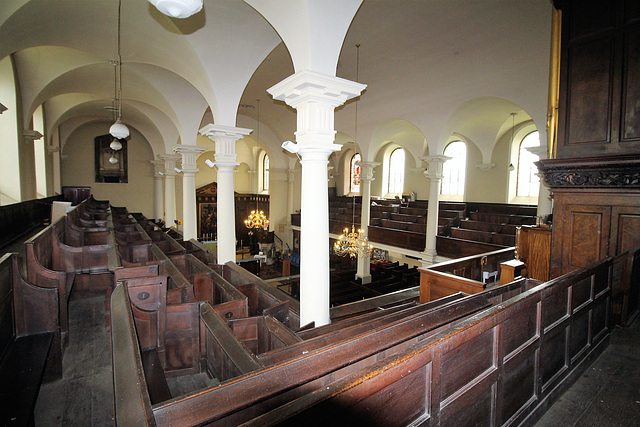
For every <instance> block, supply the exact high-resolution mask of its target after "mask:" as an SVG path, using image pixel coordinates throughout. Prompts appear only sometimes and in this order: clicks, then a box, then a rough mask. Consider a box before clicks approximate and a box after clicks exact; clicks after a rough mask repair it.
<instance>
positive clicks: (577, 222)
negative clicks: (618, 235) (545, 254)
mask: <svg viewBox="0 0 640 427" xmlns="http://www.w3.org/2000/svg"><path fill="white" fill-rule="evenodd" d="M610 212H611V210H610V208H608V207H606V206H569V210H568V211H565V213H566V214H565V218H567V219H568V224H569V236H571V237H570V240H569V242H568V245H567V246H566V247H565V248H564V254H563V255H564V260H563V261H564V263H565V264H566V265H567V266H568V267H569V268H570V269H571V270H573V269H576V268H581V267H584V266H587V265H589V264H591V263H593V262H596V261H597V260H599V259H601V258H602V257H604V256H605V255H606V253H607V251H606V249H607V243H608V239H609V218H610V215H611V213H610Z"/></svg>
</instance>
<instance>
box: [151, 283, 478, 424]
mask: <svg viewBox="0 0 640 427" xmlns="http://www.w3.org/2000/svg"><path fill="white" fill-rule="evenodd" d="M488 306H489V304H488V303H487V301H486V299H481V298H478V297H476V296H472V297H470V298H469V299H464V300H461V301H460V302H458V303H457V304H456V305H449V306H446V307H440V308H439V309H434V310H432V311H429V312H428V313H425V314H424V315H423V316H416V317H411V318H409V319H404V320H399V321H397V322H394V323H391V324H387V325H385V326H383V327H380V328H376V329H371V328H369V329H368V330H367V331H366V332H363V333H362V334H356V335H348V334H347V335H345V336H344V338H345V339H344V340H338V341H336V342H335V343H333V344H332V345H328V346H321V347H319V348H318V349H316V350H312V347H313V346H309V343H311V342H313V341H318V340H320V339H312V340H309V341H306V342H301V343H298V344H293V345H290V346H288V347H285V348H282V349H278V350H274V351H271V352H268V353H264V354H261V355H257V356H256V357H257V359H258V362H259V363H262V364H265V362H269V363H271V362H273V364H270V366H268V367H267V368H266V369H257V370H254V371H250V372H248V373H245V374H243V375H241V376H239V377H235V378H231V379H229V380H226V381H224V382H223V383H221V384H220V385H218V386H216V387H211V388H207V389H203V390H198V391H197V392H194V393H191V394H188V395H185V396H181V397H179V398H174V399H172V400H170V401H166V402H163V403H161V404H159V405H155V406H154V407H153V412H154V415H155V420H156V423H157V424H158V425H176V424H177V423H180V424H182V425H199V424H203V423H211V424H213V425H240V424H241V423H242V422H245V421H247V420H249V419H251V418H253V417H255V416H256V415H257V414H261V413H264V412H267V411H269V410H271V409H274V408H276V407H278V406H280V405H282V404H284V403H286V402H288V401H291V400H293V399H295V398H297V397H300V396H303V395H305V394H307V393H309V392H310V391H312V390H315V389H318V388H321V387H324V386H326V385H327V384H329V383H331V382H332V381H335V380H337V379H340V378H343V377H346V376H348V375H350V374H352V373H354V372H357V371H359V370H361V369H364V368H365V367H366V366H369V365H371V364H372V363H375V362H376V361H378V360H380V359H382V358H384V357H386V356H388V355H391V354H395V353H398V352H399V351H401V350H402V349H405V348H407V347H409V346H411V345H412V344H415V343H417V342H418V340H420V337H422V336H427V335H430V334H432V333H433V331H434V330H436V329H437V328H439V327H441V326H442V325H445V324H447V323H449V322H451V321H453V320H455V319H459V318H460V317H465V316H469V315H471V314H473V313H475V312H477V311H478V310H481V309H483V308H486V307H488ZM328 336H330V337H333V336H334V334H329V335H328ZM307 348H308V349H309V350H307ZM289 349H295V350H294V351H288V350H289ZM243 354H246V353H243ZM280 358H281V359H282V360H279V361H278V360H277V359H280ZM231 396H236V397H239V396H242V397H241V398H230V397H231Z"/></svg>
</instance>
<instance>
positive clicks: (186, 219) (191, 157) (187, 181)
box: [173, 144, 205, 240]
mask: <svg viewBox="0 0 640 427" xmlns="http://www.w3.org/2000/svg"><path fill="white" fill-rule="evenodd" d="M204 150H205V147H199V146H197V145H183V144H180V145H176V146H175V147H173V151H175V152H176V153H178V154H180V155H181V156H182V221H183V224H184V225H183V229H182V238H183V240H191V239H197V238H198V214H197V212H196V173H197V172H198V168H197V167H196V159H197V158H198V155H199V154H200V153H202V152H203V151H204Z"/></svg>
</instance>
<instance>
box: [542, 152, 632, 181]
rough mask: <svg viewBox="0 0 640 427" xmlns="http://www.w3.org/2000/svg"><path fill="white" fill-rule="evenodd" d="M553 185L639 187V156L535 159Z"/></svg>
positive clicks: (545, 177) (545, 178)
mask: <svg viewBox="0 0 640 427" xmlns="http://www.w3.org/2000/svg"><path fill="white" fill-rule="evenodd" d="M536 166H538V171H540V172H541V173H542V174H544V182H545V184H547V185H548V186H549V187H551V188H615V189H620V188H640V156H638V155H633V156H619V157H616V158H607V157H590V158H583V159H547V160H540V161H539V162H536Z"/></svg>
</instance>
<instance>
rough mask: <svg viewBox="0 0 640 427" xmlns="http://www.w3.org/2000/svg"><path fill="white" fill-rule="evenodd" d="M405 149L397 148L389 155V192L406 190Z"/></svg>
mask: <svg viewBox="0 0 640 427" xmlns="http://www.w3.org/2000/svg"><path fill="white" fill-rule="evenodd" d="M404 159H405V153H404V149H402V148H396V149H395V150H393V152H392V153H391V156H389V193H402V192H403V191H404V161H405V160H404Z"/></svg>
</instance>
